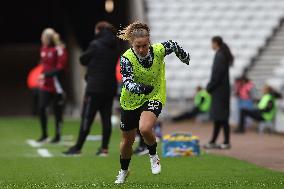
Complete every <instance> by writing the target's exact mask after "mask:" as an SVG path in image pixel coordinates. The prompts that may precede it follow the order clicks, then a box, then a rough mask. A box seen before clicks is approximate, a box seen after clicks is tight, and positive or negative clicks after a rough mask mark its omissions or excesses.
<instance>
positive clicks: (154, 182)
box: [0, 118, 284, 189]
mask: <svg viewBox="0 0 284 189" xmlns="http://www.w3.org/2000/svg"><path fill="white" fill-rule="evenodd" d="M64 126H65V127H64V135H71V136H73V140H71V142H72V141H73V142H74V140H75V138H76V136H77V131H78V126H79V122H78V121H66V123H65V125H64ZM49 128H50V130H51V131H50V133H53V123H52V122H50V124H49ZM100 131H101V130H100V126H99V125H97V124H96V125H93V130H92V134H99V133H100ZM38 136H39V126H38V120H37V119H32V118H0V188H1V189H5V188H68V189H69V188H165V189H166V188H175V189H179V188H284V174H283V173H279V172H276V171H272V170H268V169H265V168H260V167H257V166H255V165H252V164H249V163H246V162H243V161H239V160H236V159H233V158H228V157H222V156H215V155H209V154H203V155H201V156H200V157H191V158H162V160H161V162H162V173H161V174H160V175H155V176H153V175H152V174H151V172H150V167H149V159H148V157H147V156H143V157H137V156H135V157H133V158H132V162H131V166H130V168H131V175H130V176H129V178H128V180H127V183H126V184H124V185H121V186H117V185H115V184H113V182H114V179H115V176H116V175H117V172H118V170H119V152H118V146H119V137H120V135H119V129H114V131H113V135H112V138H111V144H110V155H109V157H107V158H102V157H96V156H95V155H94V154H95V152H96V150H97V148H98V147H99V145H100V142H92V141H88V142H87V143H86V145H85V147H84V150H83V154H82V156H80V157H64V156H62V155H61V152H62V151H64V150H66V149H67V146H64V144H61V145H51V144H46V145H44V148H47V149H48V150H49V151H50V152H51V153H52V154H53V155H54V157H52V158H42V157H40V156H39V155H38V154H37V151H36V149H35V148H32V147H30V146H29V145H28V144H26V140H27V139H36V138H37V137H38ZM69 145H70V144H69ZM159 149H160V147H159Z"/></svg>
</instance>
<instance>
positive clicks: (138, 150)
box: [134, 146, 149, 156]
mask: <svg viewBox="0 0 284 189" xmlns="http://www.w3.org/2000/svg"><path fill="white" fill-rule="evenodd" d="M134 154H135V155H138V156H143V155H146V154H149V150H148V149H147V147H141V146H138V147H137V148H136V149H135V150H134Z"/></svg>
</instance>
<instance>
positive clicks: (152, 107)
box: [120, 100, 162, 131]
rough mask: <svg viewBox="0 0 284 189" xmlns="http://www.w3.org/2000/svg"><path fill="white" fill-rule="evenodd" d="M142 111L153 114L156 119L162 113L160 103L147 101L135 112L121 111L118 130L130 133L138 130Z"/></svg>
mask: <svg viewBox="0 0 284 189" xmlns="http://www.w3.org/2000/svg"><path fill="white" fill-rule="evenodd" d="M144 111H150V112H153V113H154V114H155V115H156V117H157V118H158V117H159V115H160V113H161V111H162V103H161V102H159V101H157V100H149V101H147V102H145V103H144V104H143V105H142V106H140V107H139V108H137V109H135V110H123V109H122V110H121V122H120V129H121V130H122V131H130V130H132V129H136V128H139V120H140V116H141V113H142V112H144Z"/></svg>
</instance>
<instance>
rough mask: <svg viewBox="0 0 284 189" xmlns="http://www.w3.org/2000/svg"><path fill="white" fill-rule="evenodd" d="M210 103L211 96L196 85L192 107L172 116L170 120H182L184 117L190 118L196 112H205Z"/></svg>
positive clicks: (195, 114) (196, 113) (194, 115)
mask: <svg viewBox="0 0 284 189" xmlns="http://www.w3.org/2000/svg"><path fill="white" fill-rule="evenodd" d="M210 105H211V96H210V94H208V92H207V91H206V90H204V89H202V87H201V86H197V87H196V94H195V96H194V107H193V108H192V109H191V110H190V111H187V112H184V113H182V114H181V115H178V116H176V117H173V118H172V121H182V120H184V119H192V118H194V117H196V116H197V115H198V114H202V113H207V112H208V111H209V109H210Z"/></svg>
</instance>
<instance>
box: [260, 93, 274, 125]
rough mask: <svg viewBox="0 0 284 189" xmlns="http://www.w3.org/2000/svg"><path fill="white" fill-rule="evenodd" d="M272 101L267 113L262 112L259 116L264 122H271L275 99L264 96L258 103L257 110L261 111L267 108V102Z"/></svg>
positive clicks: (269, 95) (268, 95) (267, 95)
mask: <svg viewBox="0 0 284 189" xmlns="http://www.w3.org/2000/svg"><path fill="white" fill-rule="evenodd" d="M270 100H272V102H273V108H272V109H271V110H270V111H269V112H263V113H262V114H261V116H262V117H263V119H264V120H265V121H271V120H273V118H274V116H275V114H276V107H275V99H274V97H273V96H272V95H271V94H266V95H264V96H263V97H262V98H261V99H260V101H259V103H258V109H260V110H263V109H265V108H266V107H267V106H268V102H269V101H270Z"/></svg>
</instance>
